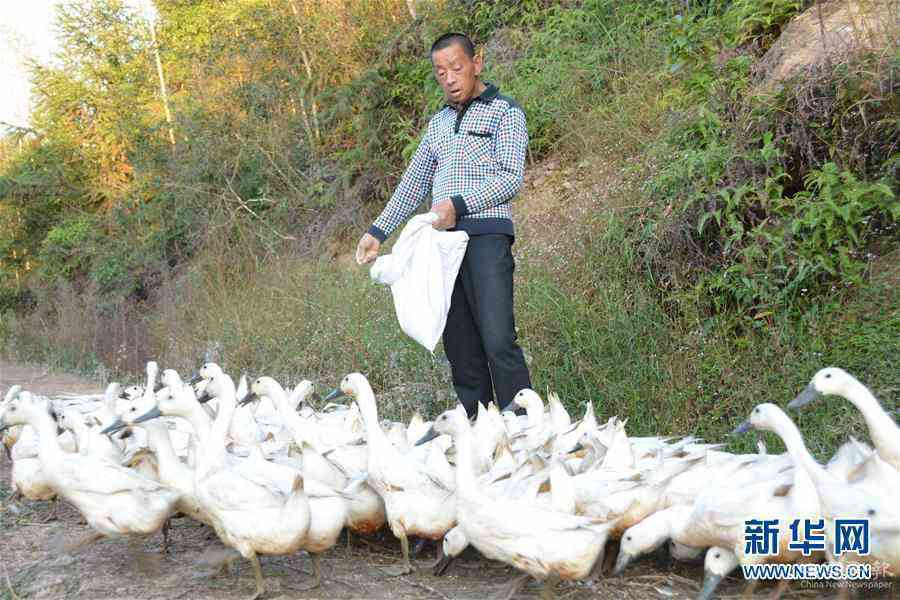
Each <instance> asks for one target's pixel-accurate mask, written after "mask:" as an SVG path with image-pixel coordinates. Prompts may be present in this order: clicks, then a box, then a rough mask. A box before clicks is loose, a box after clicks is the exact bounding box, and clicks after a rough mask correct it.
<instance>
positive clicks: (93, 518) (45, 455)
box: [0, 399, 178, 538]
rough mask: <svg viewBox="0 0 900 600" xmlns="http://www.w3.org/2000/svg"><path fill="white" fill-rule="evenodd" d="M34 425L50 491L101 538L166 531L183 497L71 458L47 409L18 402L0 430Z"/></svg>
mask: <svg viewBox="0 0 900 600" xmlns="http://www.w3.org/2000/svg"><path fill="white" fill-rule="evenodd" d="M19 424H29V425H31V426H32V427H33V428H34V429H35V431H36V432H37V433H38V438H39V440H40V451H39V455H38V456H39V459H40V461H41V466H42V468H43V469H44V471H45V474H46V475H47V477H48V479H49V481H50V484H51V486H52V487H53V489H55V490H56V492H57V493H58V494H59V495H60V496H62V497H63V498H65V499H66V500H68V501H69V502H70V503H72V504H73V505H75V507H76V508H77V509H78V510H79V511H80V512H81V514H82V515H83V516H84V518H85V519H86V520H87V522H88V524H89V525H90V526H91V527H93V528H94V529H95V530H96V531H97V533H98V535H97V537H98V538H99V537H102V536H120V535H148V534H151V533H155V532H158V531H160V530H161V529H162V527H163V525H164V524H165V522H166V519H167V518H168V517H169V515H170V514H171V513H172V511H173V509H174V506H175V503H176V502H177V501H178V492H176V491H175V490H173V489H171V488H169V487H166V486H164V485H161V484H160V483H158V482H156V481H153V480H151V479H148V478H146V477H143V476H141V475H139V474H137V473H135V472H133V471H131V470H129V469H126V468H123V467H121V466H118V465H115V464H112V463H110V462H107V461H104V460H100V459H97V458H94V457H92V456H82V455H80V454H68V453H66V452H64V451H63V450H62V448H61V447H60V445H59V442H58V441H57V436H56V427H57V425H56V422H55V421H54V420H53V418H52V417H51V416H50V415H49V414H48V413H47V411H46V410H44V409H43V408H42V407H40V406H38V405H36V404H35V403H30V402H25V401H23V400H22V399H16V400H13V401H12V402H11V403H10V404H9V405H8V406H7V407H6V409H5V410H4V412H3V416H2V417H0V430H3V429H5V428H6V427H8V426H10V425H19Z"/></svg>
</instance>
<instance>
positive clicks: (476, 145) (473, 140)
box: [463, 132, 495, 169]
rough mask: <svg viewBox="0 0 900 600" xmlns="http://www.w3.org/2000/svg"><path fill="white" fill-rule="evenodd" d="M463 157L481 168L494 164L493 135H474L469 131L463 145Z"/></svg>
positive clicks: (468, 162)
mask: <svg viewBox="0 0 900 600" xmlns="http://www.w3.org/2000/svg"><path fill="white" fill-rule="evenodd" d="M463 158H464V159H465V162H466V163H467V164H469V165H472V166H474V167H478V168H479V169H486V168H491V167H493V166H494V162H495V161H494V152H493V140H492V139H491V137H485V136H481V135H474V134H472V133H471V132H469V134H468V135H466V136H465V143H464V145H463Z"/></svg>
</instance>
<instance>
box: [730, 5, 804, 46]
mask: <svg viewBox="0 0 900 600" xmlns="http://www.w3.org/2000/svg"><path fill="white" fill-rule="evenodd" d="M807 4H808V2H807V0H735V1H734V3H732V5H731V6H730V7H729V8H728V11H727V12H726V13H725V16H724V20H725V23H726V24H727V25H728V26H729V29H730V30H731V35H732V42H733V43H734V44H735V45H737V46H740V45H742V44H745V43H747V42H749V41H752V40H756V39H762V41H763V45H764V46H767V45H768V44H769V43H770V42H771V40H774V39H775V38H777V37H778V34H779V33H780V32H781V28H782V27H783V26H784V25H785V24H786V23H787V22H788V21H790V19H791V17H793V16H794V15H796V14H797V13H798V12H800V11H801V10H803V9H804V8H805V7H806V5H807Z"/></svg>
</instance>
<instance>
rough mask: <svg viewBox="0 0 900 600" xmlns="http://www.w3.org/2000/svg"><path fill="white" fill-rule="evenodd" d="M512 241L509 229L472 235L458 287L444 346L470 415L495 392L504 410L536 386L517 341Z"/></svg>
mask: <svg viewBox="0 0 900 600" xmlns="http://www.w3.org/2000/svg"><path fill="white" fill-rule="evenodd" d="M511 246H512V238H511V237H510V236H508V235H505V234H499V233H498V234H493V233H492V234H481V235H472V236H471V237H470V238H469V245H468V247H467V248H466V254H465V257H463V261H462V266H461V267H460V269H459V275H457V277H456V284H455V286H454V287H453V296H452V298H451V300H450V312H449V314H448V315H447V326H446V328H445V329H444V351H445V352H446V353H447V358H448V360H449V361H450V369H451V372H452V375H453V387H454V388H455V389H456V395H457V396H458V397H459V401H460V402H461V403H462V405H463V406H464V407H465V409H466V412H467V413H468V414H469V416H470V417H471V416H473V415H475V414H476V412H477V410H478V402H482V403H484V404H485V405H487V404H488V403H489V402H491V401H494V400H495V395H494V392H495V391H496V402H497V405H498V406H499V407H500V409H501V410H502V409H504V408H505V407H506V406H507V405H508V404H509V403H510V402H511V401H512V399H513V396H515V394H516V393H517V392H518V391H519V390H521V389H522V388H530V387H531V378H530V377H529V374H528V366H527V365H526V364H525V355H524V354H523V353H522V348H520V347H519V344H518V343H516V339H517V336H516V326H515V319H514V318H513V270H514V269H515V261H514V260H513V255H512V248H511ZM510 408H512V407H510Z"/></svg>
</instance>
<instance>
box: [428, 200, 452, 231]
mask: <svg viewBox="0 0 900 600" xmlns="http://www.w3.org/2000/svg"><path fill="white" fill-rule="evenodd" d="M431 212H433V213H436V214H437V216H438V220H437V221H435V222H434V223H433V224H432V227H434V228H435V229H450V228H451V227H455V226H456V208H454V206H453V202H451V201H450V200H444V201H443V202H438V203H437V204H435V205H434V206H432V207H431Z"/></svg>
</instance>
